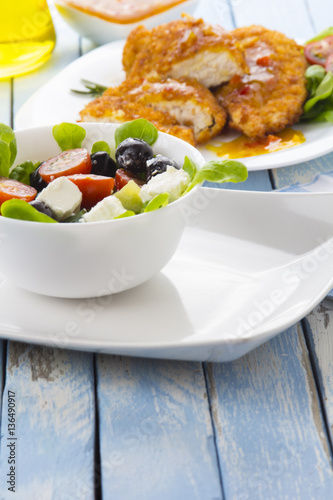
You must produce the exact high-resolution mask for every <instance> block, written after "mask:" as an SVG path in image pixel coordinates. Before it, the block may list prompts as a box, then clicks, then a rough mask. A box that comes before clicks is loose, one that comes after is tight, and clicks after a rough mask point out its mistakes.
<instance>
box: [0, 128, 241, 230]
mask: <svg viewBox="0 0 333 500" xmlns="http://www.w3.org/2000/svg"><path fill="white" fill-rule="evenodd" d="M85 136H86V131H85V129H84V128H83V127H81V126H80V125H77V124H74V123H61V124H59V125H55V126H54V127H53V137H54V139H55V140H56V141H57V143H58V145H59V146H60V148H61V150H62V152H61V153H60V154H58V155H56V156H54V157H52V158H48V159H44V160H43V161H41V162H37V163H33V162H32V161H30V160H29V159H27V161H25V162H24V163H22V164H20V165H16V166H15V167H14V166H13V165H14V162H15V158H16V153H17V147H16V139H15V134H14V132H13V131H12V129H11V128H10V127H7V126H6V125H3V124H0V210H1V215H2V216H3V217H10V218H15V219H21V220H28V221H35V222H44V223H59V222H61V223H88V222H96V221H105V220H112V219H119V218H123V217H129V216H133V215H136V214H141V213H144V212H150V211H153V210H157V209H159V208H162V207H164V206H166V205H167V204H168V203H172V202H173V201H175V200H177V199H178V198H180V197H181V196H183V195H184V194H185V193H187V192H189V191H190V190H191V189H192V188H193V187H194V186H195V185H196V184H199V183H202V182H203V181H205V180H208V181H212V182H241V181H244V180H245V179H246V178H247V169H246V167H245V166H244V165H243V164H242V163H240V162H238V161H234V160H225V161H210V162H208V163H206V164H205V165H203V166H202V167H201V168H200V169H199V168H197V166H196V165H195V163H194V162H193V161H192V160H191V159H190V158H188V157H185V158H184V163H183V165H178V164H176V163H175V161H174V160H173V159H172V151H170V158H167V157H166V156H163V155H162V154H158V153H157V154H156V153H154V151H153V149H152V145H153V144H154V143H155V142H156V140H157V137H158V131H157V129H156V127H155V126H154V125H153V124H151V123H150V122H148V121H147V120H144V119H141V118H140V119H138V120H133V121H132V122H127V123H124V124H123V125H121V126H120V127H118V128H117V130H116V132H115V147H116V149H115V152H114V155H112V154H111V149H110V145H109V144H107V143H106V142H104V141H98V142H96V143H95V144H93V146H92V150H91V152H90V153H89V151H88V150H87V149H86V148H84V147H82V143H83V140H84V139H85Z"/></svg>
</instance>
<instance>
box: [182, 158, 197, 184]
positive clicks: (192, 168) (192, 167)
mask: <svg viewBox="0 0 333 500" xmlns="http://www.w3.org/2000/svg"><path fill="white" fill-rule="evenodd" d="M183 170H185V172H187V173H188V175H189V176H190V179H191V181H193V179H194V177H195V174H196V173H197V166H196V164H195V163H194V161H193V160H191V158H189V157H188V156H185V160H184V165H183Z"/></svg>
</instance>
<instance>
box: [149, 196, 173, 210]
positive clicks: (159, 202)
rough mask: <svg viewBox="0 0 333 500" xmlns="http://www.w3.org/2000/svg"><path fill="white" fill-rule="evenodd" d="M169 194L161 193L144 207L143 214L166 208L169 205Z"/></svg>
mask: <svg viewBox="0 0 333 500" xmlns="http://www.w3.org/2000/svg"><path fill="white" fill-rule="evenodd" d="M169 197H170V195H169V193H161V194H158V195H156V196H154V198H152V199H151V200H150V201H149V202H148V203H147V205H146V206H145V207H144V209H143V212H153V211H154V210H158V209H159V208H162V207H166V206H167V204H168V203H169Z"/></svg>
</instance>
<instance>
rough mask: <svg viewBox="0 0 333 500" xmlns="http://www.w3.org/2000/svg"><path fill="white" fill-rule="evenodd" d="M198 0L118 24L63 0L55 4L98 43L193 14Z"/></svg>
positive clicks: (82, 32)
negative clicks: (137, 19)
mask: <svg viewBox="0 0 333 500" xmlns="http://www.w3.org/2000/svg"><path fill="white" fill-rule="evenodd" d="M198 3H199V0H187V1H185V2H183V3H181V4H179V5H175V6H174V7H171V8H170V9H167V10H165V11H164V12H161V13H159V14H155V15H153V16H150V17H147V18H146V19H143V20H142V21H138V22H133V23H128V24H120V23H114V22H111V21H106V20H104V19H101V18H100V17H97V16H96V15H93V14H88V13H86V12H83V11H81V10H79V9H76V8H75V7H72V6H70V5H68V4H67V3H66V2H65V1H63V0H56V1H55V5H56V7H57V9H58V11H59V12H60V14H61V15H62V16H63V18H64V19H65V21H66V22H67V23H68V24H69V25H70V26H71V27H72V28H73V29H74V30H75V31H77V32H78V33H80V34H81V35H83V36H85V37H87V38H90V39H91V40H93V41H94V42H95V43H97V44H98V45H102V44H104V43H108V42H113V41H115V40H120V39H122V38H127V37H128V35H129V34H130V32H131V31H132V30H133V29H134V28H136V27H137V26H139V25H142V24H143V25H144V26H145V27H146V28H147V29H152V28H154V27H155V26H158V25H160V24H164V23H168V22H170V21H173V20H175V19H178V18H180V16H181V14H182V13H183V12H186V14H193V12H194V10H195V9H196V7H197V5H198Z"/></svg>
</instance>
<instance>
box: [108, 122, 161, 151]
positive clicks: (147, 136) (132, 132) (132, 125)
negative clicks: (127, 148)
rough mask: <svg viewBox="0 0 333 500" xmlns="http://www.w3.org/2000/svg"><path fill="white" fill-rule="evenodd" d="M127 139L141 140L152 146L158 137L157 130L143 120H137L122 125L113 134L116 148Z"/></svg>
mask: <svg viewBox="0 0 333 500" xmlns="http://www.w3.org/2000/svg"><path fill="white" fill-rule="evenodd" d="M129 137H134V138H135V139H142V140H143V141H145V142H147V143H148V144H149V145H150V146H152V145H153V144H154V143H155V142H156V139H157V137H158V130H157V128H156V127H155V125H153V124H152V123H151V122H149V121H148V120H145V119H144V118H138V119H137V120H133V121H130V122H126V123H123V125H120V127H118V128H117V130H116V132H115V134H114V138H115V143H116V148H117V147H118V146H119V144H120V143H121V142H123V141H124V140H125V139H128V138H129Z"/></svg>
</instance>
